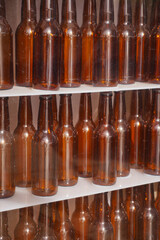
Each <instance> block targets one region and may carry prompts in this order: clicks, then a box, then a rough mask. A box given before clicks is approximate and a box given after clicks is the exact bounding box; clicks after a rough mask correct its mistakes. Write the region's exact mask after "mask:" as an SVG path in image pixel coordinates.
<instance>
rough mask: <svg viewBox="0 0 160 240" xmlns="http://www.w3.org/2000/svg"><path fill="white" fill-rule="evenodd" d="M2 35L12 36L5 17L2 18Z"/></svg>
mask: <svg viewBox="0 0 160 240" xmlns="http://www.w3.org/2000/svg"><path fill="white" fill-rule="evenodd" d="M0 34H12V29H11V27H10V25H9V23H8V22H7V20H6V18H4V17H0Z"/></svg>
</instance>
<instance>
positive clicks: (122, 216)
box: [111, 190, 129, 240]
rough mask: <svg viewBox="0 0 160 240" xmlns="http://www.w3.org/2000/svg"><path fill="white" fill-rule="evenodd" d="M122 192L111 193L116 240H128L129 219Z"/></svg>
mask: <svg viewBox="0 0 160 240" xmlns="http://www.w3.org/2000/svg"><path fill="white" fill-rule="evenodd" d="M122 202H123V197H122V191H121V190H119V191H113V192H112V193H111V222H112V225H113V229H114V240H122V239H123V240H128V239H129V234H128V217H127V213H126V211H125V209H124V207H123V206H122Z"/></svg>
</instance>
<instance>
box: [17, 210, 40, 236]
mask: <svg viewBox="0 0 160 240" xmlns="http://www.w3.org/2000/svg"><path fill="white" fill-rule="evenodd" d="M36 233H37V228H36V223H35V222H34V220H33V207H29V208H22V209H20V210H19V222H18V224H17V225H16V228H15V230H14V240H22V239H25V240H32V239H34V238H35V236H36Z"/></svg>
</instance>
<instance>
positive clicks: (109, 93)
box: [101, 92, 112, 96]
mask: <svg viewBox="0 0 160 240" xmlns="http://www.w3.org/2000/svg"><path fill="white" fill-rule="evenodd" d="M101 94H102V95H103V96H112V92H102V93H101Z"/></svg>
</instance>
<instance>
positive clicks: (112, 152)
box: [93, 92, 117, 185]
mask: <svg viewBox="0 0 160 240" xmlns="http://www.w3.org/2000/svg"><path fill="white" fill-rule="evenodd" d="M101 111H102V112H101V122H100V124H99V126H98V128H97V129H96V131H95V134H94V160H93V183H95V184H99V185H112V184H114V183H115V181H116V144H117V134H116V131H115V129H114V127H113V125H112V121H113V116H112V93H111V92H108V93H102V107H101Z"/></svg>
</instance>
